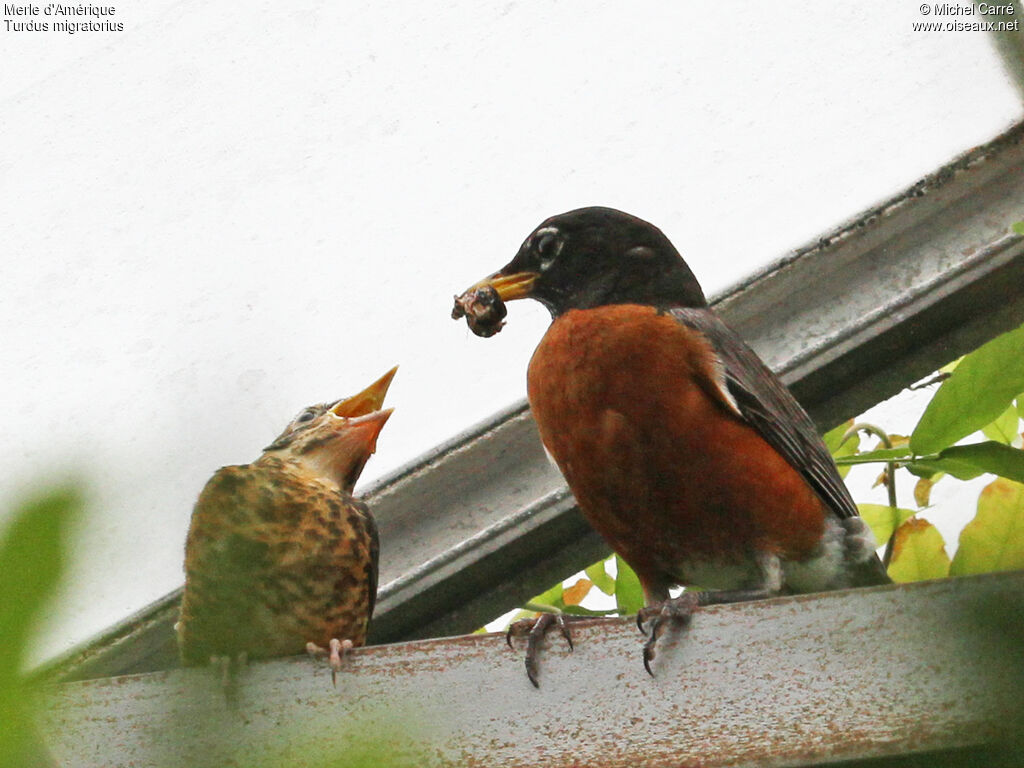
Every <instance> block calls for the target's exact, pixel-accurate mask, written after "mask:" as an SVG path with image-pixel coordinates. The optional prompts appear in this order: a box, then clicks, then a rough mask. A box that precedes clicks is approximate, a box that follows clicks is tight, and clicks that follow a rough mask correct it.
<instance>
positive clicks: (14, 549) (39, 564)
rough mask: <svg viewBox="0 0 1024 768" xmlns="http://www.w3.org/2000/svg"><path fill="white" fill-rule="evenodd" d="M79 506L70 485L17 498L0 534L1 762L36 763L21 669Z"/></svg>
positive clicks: (59, 568)
mask: <svg viewBox="0 0 1024 768" xmlns="http://www.w3.org/2000/svg"><path fill="white" fill-rule="evenodd" d="M81 510H82V497H81V494H80V493H79V492H78V491H77V490H74V489H73V488H70V487H67V488H57V489H53V490H50V491H47V492H43V493H40V494H38V495H36V496H35V497H33V498H31V499H29V500H28V501H26V502H25V503H23V504H22V505H21V506H20V507H19V508H18V509H17V510H16V512H15V513H14V515H13V517H12V519H11V521H10V523H9V524H8V525H7V527H6V529H5V530H4V531H3V533H2V536H0V594H2V595H3V600H0V755H3V756H4V760H5V763H4V764H5V765H10V766H22V765H24V766H29V765H37V764H38V762H37V761H38V760H39V759H40V758H39V753H38V744H37V743H36V742H35V739H34V735H33V726H32V711H31V698H30V696H29V693H28V691H26V689H25V686H24V681H23V679H22V673H23V672H24V666H25V663H26V659H27V657H28V650H29V647H30V643H31V642H32V639H33V637H34V635H35V631H36V629H37V628H38V625H39V622H40V620H41V619H42V618H43V616H44V611H45V608H46V606H47V604H48V603H49V601H50V599H51V598H52V597H53V595H54V593H55V592H56V589H57V585H58V584H59V582H60V579H61V576H62V575H63V573H64V570H65V564H66V560H67V553H68V548H67V539H68V538H69V537H68V533H69V531H71V530H73V529H74V528H75V522H76V519H77V518H78V516H79V515H80V513H81Z"/></svg>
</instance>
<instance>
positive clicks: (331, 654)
mask: <svg viewBox="0 0 1024 768" xmlns="http://www.w3.org/2000/svg"><path fill="white" fill-rule="evenodd" d="M328 645H329V649H328V648H321V647H320V646H319V645H317V644H316V643H306V653H308V654H309V655H310V656H312V657H313V658H314V659H319V658H321V657H323V656H327V661H328V663H329V664H330V665H331V685H333V686H335V687H337V685H338V673H339V672H340V671H341V660H342V658H344V657H345V656H348V654H349V652H350V651H351V650H352V649H353V648H354V647H355V644H354V643H353V642H352V641H351V640H349V639H348V638H346V639H344V640H339V639H338V638H336V637H332V638H331V642H330V643H329V644H328Z"/></svg>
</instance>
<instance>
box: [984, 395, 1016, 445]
mask: <svg viewBox="0 0 1024 768" xmlns="http://www.w3.org/2000/svg"><path fill="white" fill-rule="evenodd" d="M1019 426H1020V417H1019V416H1018V415H1017V409H1016V407H1014V404H1013V403H1010V407H1009V408H1007V409H1006V410H1005V411H1003V412H1002V414H1000V416H999V417H998V418H997V419H996V420H995V421H993V422H992V423H991V424H987V425H986V426H984V427H982V428H981V431H982V432H983V433H984V434H985V437H987V438H988V439H989V440H995V441H996V442H997V443H1002V444H1003V445H1009V444H1010V443H1012V442H1013V441H1014V439H1015V438H1016V437H1017V432H1018V427H1019Z"/></svg>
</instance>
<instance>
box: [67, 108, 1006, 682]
mask: <svg viewBox="0 0 1024 768" xmlns="http://www.w3.org/2000/svg"><path fill="white" fill-rule="evenodd" d="M1022 137H1024V123H1021V124H1018V125H1015V126H1014V127H1013V128H1011V129H1010V130H1008V131H1007V132H1006V133H1005V134H1003V135H1002V136H1000V137H998V138H996V139H995V140H993V141H992V142H990V143H988V144H986V145H984V146H981V147H978V148H976V149H973V150H971V151H970V152H967V153H965V154H964V155H963V156H962V157H960V158H958V159H956V160H955V161H953V162H952V163H949V164H948V165H946V166H944V167H942V168H940V169H939V170H938V171H936V172H935V173H933V174H931V175H929V176H928V177H926V178H924V179H922V180H920V181H919V182H917V183H916V184H914V185H912V186H911V187H909V188H908V189H906V190H905V191H903V192H902V193H900V194H899V195H896V196H895V197H893V198H891V199H890V200H887V201H886V202H884V203H882V204H880V205H878V206H876V207H874V208H872V209H870V210H868V211H865V212H863V213H862V214H860V215H859V216H856V217H854V218H853V219H851V220H850V221H849V222H847V223H845V224H843V225H841V226H839V227H837V228H836V229H835V230H834V231H832V232H830V233H827V234H826V235H824V236H822V237H821V238H819V239H818V240H816V241H815V242H814V243H812V244H810V245H808V246H806V247H804V248H800V249H798V250H796V251H794V252H793V253H791V254H788V255H787V256H786V257H784V258H783V259H781V260H779V261H778V262H776V263H774V264H772V265H771V266H769V267H767V268H766V269H765V270H764V271H762V272H761V273H759V274H757V275H755V276H753V277H752V278H750V279H749V280H747V281H745V282H744V283H743V284H741V285H738V286H736V287H734V288H733V289H731V290H729V291H727V292H726V293H725V294H724V295H723V296H721V297H719V298H718V300H717V302H716V306H717V308H718V309H719V311H721V313H722V314H723V316H724V317H725V318H726V319H727V320H728V322H729V323H730V324H731V325H733V327H735V328H736V329H737V330H738V331H739V332H740V334H741V335H742V336H744V337H745V338H746V339H747V341H748V342H749V343H750V344H751V345H752V346H753V347H754V348H755V349H756V350H757V351H758V352H759V353H760V354H761V355H762V357H764V359H765V360H766V361H767V362H768V363H769V364H770V365H771V366H772V367H773V368H775V369H776V370H777V371H779V372H780V373H781V375H782V377H783V379H784V380H785V381H786V382H787V383H788V384H789V385H790V386H791V387H792V388H793V390H794V392H795V393H796V395H797V397H798V399H800V400H801V402H802V403H803V404H804V405H805V407H807V409H808V411H809V412H810V413H811V415H812V416H814V417H815V418H816V419H817V420H818V422H819V424H821V426H822V427H823V428H825V427H829V426H831V425H833V424H835V423H838V422H839V421H841V420H842V419H844V418H848V417H850V416H854V415H856V414H858V413H860V412H862V411H863V410H865V409H866V408H868V407H870V406H871V405H874V404H875V403H877V402H879V401H880V400H882V399H884V398H886V397H889V396H891V395H893V394H895V393H896V392H898V391H899V390H900V389H901V388H902V387H904V386H905V385H906V384H908V383H910V382H912V381H914V380H916V379H918V378H920V377H921V376H923V375H926V374H927V373H929V372H931V371H932V370H934V369H935V368H937V367H938V366H940V365H942V364H944V363H946V362H948V361H949V360H951V359H953V358H955V357H957V356H958V355H960V354H963V353H964V352H967V351H969V350H970V349H973V348H974V347H976V346H978V345H980V344H981V343H983V342H984V341H986V340H987V339H989V338H991V337H992V336H994V335H996V334H998V333H1000V332H1002V331H1005V330H1008V329H1009V328H1012V327H1014V326H1016V325H1019V324H1021V323H1022V322H1024V238H1022V237H1020V236H1018V235H1014V234H1008V231H1009V225H1010V224H1011V223H1013V222H1014V221H1017V220H1019V219H1021V218H1022V217H1024V144H1022ZM366 498H367V500H368V501H369V503H370V504H371V506H372V507H373V510H374V514H375V515H376V517H377V520H378V522H379V525H380V531H381V538H382V541H383V543H384V545H383V550H382V562H381V585H382V587H381V590H380V597H379V600H378V603H377V606H378V607H377V615H376V616H375V618H374V624H373V626H372V634H371V641H373V642H378V643H379V642H394V641H397V640H402V639H409V638H415V637H428V636H434V635H445V634H458V633H461V632H467V631H471V630H472V629H474V628H475V627H478V626H480V625H482V624H483V623H485V622H486V621H489V620H490V619H492V618H494V617H495V616H497V615H500V614H501V613H502V612H504V611H505V610H507V609H508V608H510V607H512V606H514V605H516V604H518V603H519V602H521V601H523V600H525V599H528V598H529V597H531V596H532V595H534V594H536V593H537V592H539V591H541V590H542V589H543V588H545V587H547V586H549V585H550V584H552V583H554V582H555V581H557V580H558V579H560V578H563V577H565V576H567V575H569V574H571V573H573V572H574V571H576V570H578V569H580V568H582V567H584V566H586V565H587V564H589V563H590V562H593V561H594V560H596V559H598V558H599V557H600V556H601V555H602V554H604V552H605V548H604V546H603V544H602V543H601V542H600V541H599V540H598V539H597V538H596V536H595V535H594V534H593V533H591V532H590V530H589V529H588V527H587V526H586V524H585V523H584V522H583V520H582V519H581V518H580V516H579V513H578V512H577V511H576V510H575V508H574V506H573V504H572V503H571V499H570V498H569V497H568V496H567V494H566V491H565V487H564V484H563V482H562V479H561V477H560V476H559V474H558V472H557V471H556V470H555V468H554V467H553V466H551V464H550V463H549V462H548V461H547V459H546V457H545V456H544V453H543V450H542V448H541V446H540V443H539V441H538V439H537V435H536V429H535V427H534V425H533V422H532V419H531V418H530V415H529V412H528V410H527V408H526V405H525V403H523V404H519V405H517V406H515V407H513V408H511V409H509V410H507V411H505V412H503V413H499V414H496V415H495V416H494V417H493V418H492V419H490V420H489V421H487V422H486V423H484V424H481V425H479V426H477V427H475V428H473V429H471V430H469V431H468V432H466V433H464V434H462V435H460V436H458V437H456V438H455V439H453V440H452V441H450V442H449V443H447V444H445V445H442V446H440V447H439V448H437V449H436V450H434V451H432V452H430V453H429V454H427V455H425V456H423V457H422V458H421V459H419V460H418V461H416V462H414V463H413V464H411V465H410V466H408V467H406V468H404V469H402V470H400V471H398V472H396V473H394V474H393V475H391V476H389V477H386V478H384V479H383V480H381V481H380V482H378V483H377V484H376V485H375V486H373V487H372V488H371V489H370V490H369V492H368V493H367V495H366ZM177 597H178V596H177V594H172V595H169V596H168V597H167V598H165V599H164V600H162V601H160V602H159V603H157V604H155V605H154V606H152V607H151V608H149V609H147V610H146V611H143V612H142V613H141V614H138V615H136V616H133V617H131V618H130V619H129V620H127V621H126V622H123V623H122V624H121V625H119V626H117V627H115V628H113V629H112V630H111V631H110V632H109V633H108V634H107V635H105V636H104V637H102V638H100V639H99V640H98V641H95V642H93V643H91V644H90V645H89V646H88V647H87V648H86V649H84V650H83V651H80V652H77V653H75V654H72V655H71V656H70V657H69V658H66V659H64V660H62V662H61V663H60V664H58V668H59V672H60V674H61V675H62V676H63V679H81V678H85V677H91V676H99V675H111V674H122V673H127V672H140V671H146V670H152V669H159V668H165V667H168V666H173V664H174V663H175V657H176V654H175V649H174V642H173V633H172V632H171V626H172V624H173V622H174V619H175V616H176V611H177Z"/></svg>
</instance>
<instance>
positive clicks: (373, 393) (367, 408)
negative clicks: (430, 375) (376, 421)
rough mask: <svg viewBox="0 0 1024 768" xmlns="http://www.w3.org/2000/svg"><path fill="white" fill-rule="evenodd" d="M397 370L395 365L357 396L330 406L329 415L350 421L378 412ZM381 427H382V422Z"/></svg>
mask: <svg viewBox="0 0 1024 768" xmlns="http://www.w3.org/2000/svg"><path fill="white" fill-rule="evenodd" d="M397 370H398V366H397V365H396V366H395V367H394V368H392V369H391V370H390V371H388V372H387V373H385V374H384V375H383V376H381V377H380V378H379V379H377V380H376V381H375V382H373V384H371V385H370V386H368V387H367V388H366V389H364V390H363V391H362V392H360V393H359V394H357V395H352V397H346V398H345V399H344V400H339V401H338V402H336V403H335V404H334V405H332V406H331V413H333V414H334V415H335V416H340V417H342V418H344V419H351V418H354V417H356V416H365V415H366V414H368V413H370V412H372V411H378V410H380V407H381V406H382V405H384V396H385V395H387V393H388V387H390V386H391V380H392V379H393V378H395V372H396V371H397ZM388 413H390V411H388ZM381 426H383V422H382V423H381ZM378 431H379V430H378Z"/></svg>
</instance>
